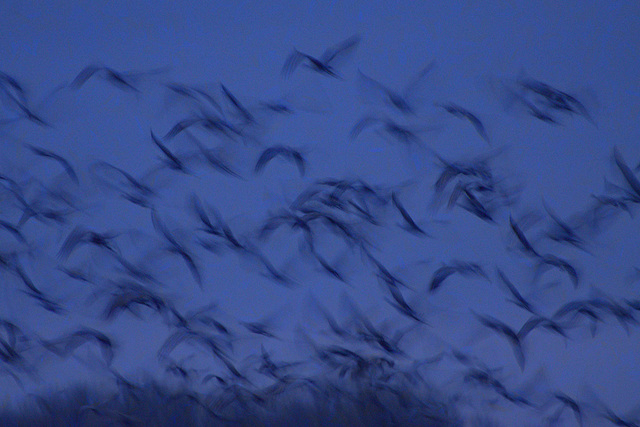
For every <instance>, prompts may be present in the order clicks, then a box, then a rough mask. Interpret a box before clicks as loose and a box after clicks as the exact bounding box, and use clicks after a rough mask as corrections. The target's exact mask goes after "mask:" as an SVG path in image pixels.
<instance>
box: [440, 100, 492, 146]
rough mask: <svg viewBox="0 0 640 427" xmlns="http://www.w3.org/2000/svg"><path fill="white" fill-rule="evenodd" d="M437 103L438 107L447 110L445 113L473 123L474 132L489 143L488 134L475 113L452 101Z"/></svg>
mask: <svg viewBox="0 0 640 427" xmlns="http://www.w3.org/2000/svg"><path fill="white" fill-rule="evenodd" d="M439 105H440V107H442V108H444V109H445V110H446V111H447V113H449V114H452V115H454V116H456V117H459V118H461V119H465V120H468V121H469V122H470V123H471V124H472V125H473V127H474V128H475V130H476V132H478V135H480V137H481V138H482V139H484V140H485V141H486V142H487V144H491V142H490V141H489V135H487V131H486V129H485V127H484V125H483V124H482V122H481V121H480V119H479V118H478V117H477V116H476V115H475V114H473V113H472V112H471V111H469V110H467V109H466V108H463V107H461V106H459V105H456V104H453V103H447V104H439Z"/></svg>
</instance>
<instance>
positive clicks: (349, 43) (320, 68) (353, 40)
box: [282, 35, 360, 79]
mask: <svg viewBox="0 0 640 427" xmlns="http://www.w3.org/2000/svg"><path fill="white" fill-rule="evenodd" d="M359 42H360V36H357V35H355V36H352V37H349V38H348V39H346V40H345V41H343V42H342V43H340V44H338V45H336V46H332V47H330V48H328V49H327V50H326V51H325V52H324V53H323V54H322V56H321V57H320V58H315V57H313V56H311V55H308V54H306V53H302V52H300V51H299V50H297V49H294V50H293V52H292V53H291V54H290V55H289V57H288V58H287V60H286V61H285V63H284V66H283V67H282V75H283V77H285V78H288V77H289V76H291V74H292V73H293V72H294V71H295V69H296V68H297V67H298V65H300V64H301V63H302V62H303V61H305V60H306V61H307V66H308V67H309V68H311V69H312V70H314V71H316V72H318V73H320V74H325V75H328V76H331V77H335V78H338V79H340V78H341V77H340V76H339V75H338V74H337V72H336V70H335V68H334V67H333V65H332V63H335V62H337V61H339V60H340V58H342V57H344V56H346V55H347V54H348V53H350V52H351V51H353V49H354V48H355V47H356V46H357V45H358V43H359Z"/></svg>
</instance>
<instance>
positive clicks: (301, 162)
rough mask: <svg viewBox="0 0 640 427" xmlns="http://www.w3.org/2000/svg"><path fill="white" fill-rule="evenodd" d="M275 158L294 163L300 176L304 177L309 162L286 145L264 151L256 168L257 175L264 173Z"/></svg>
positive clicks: (298, 152)
mask: <svg viewBox="0 0 640 427" xmlns="http://www.w3.org/2000/svg"><path fill="white" fill-rule="evenodd" d="M274 157H282V158H284V159H286V160H289V161H291V162H294V163H295V164H296V166H297V167H298V171H299V172H300V176H304V173H305V168H306V163H307V161H306V160H305V159H304V157H302V154H301V153H300V151H298V150H296V149H294V148H291V147H287V146H284V145H276V146H274V147H270V148H267V149H266V150H264V151H263V152H262V154H260V157H259V158H258V161H257V162H256V166H255V168H254V170H255V173H260V172H262V170H263V169H264V167H265V166H266V165H267V163H269V162H270V161H271V160H272V159H273V158H274Z"/></svg>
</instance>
